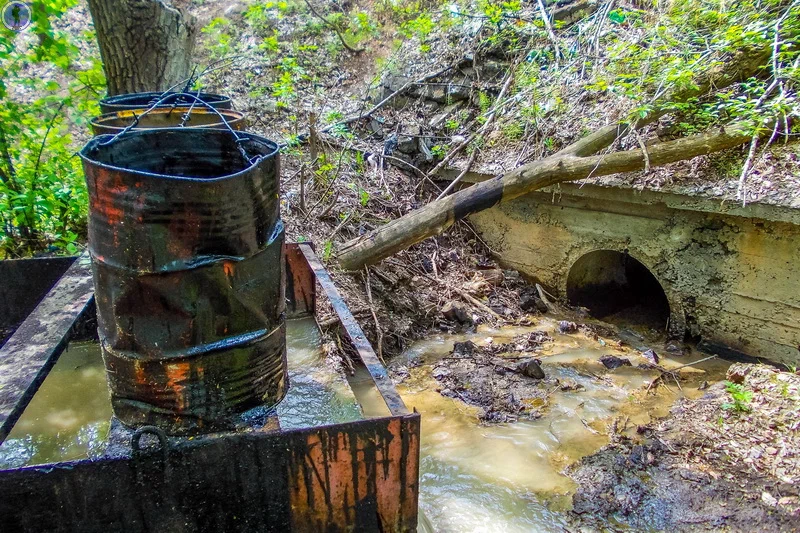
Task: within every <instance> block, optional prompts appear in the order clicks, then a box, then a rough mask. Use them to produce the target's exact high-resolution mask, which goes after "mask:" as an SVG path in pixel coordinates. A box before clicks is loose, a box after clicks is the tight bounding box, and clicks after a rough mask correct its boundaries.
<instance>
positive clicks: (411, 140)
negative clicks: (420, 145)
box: [397, 137, 417, 154]
mask: <svg viewBox="0 0 800 533" xmlns="http://www.w3.org/2000/svg"><path fill="white" fill-rule="evenodd" d="M397 150H398V151H399V152H402V153H404V154H414V153H416V152H417V139H416V138H415V137H405V138H403V139H402V140H401V141H399V142H398V143H397Z"/></svg>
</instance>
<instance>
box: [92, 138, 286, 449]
mask: <svg viewBox="0 0 800 533" xmlns="http://www.w3.org/2000/svg"><path fill="white" fill-rule="evenodd" d="M238 136H239V138H240V141H239V142H237V141H236V139H235V138H234V137H233V134H232V133H231V132H230V131H221V130H211V129H194V130H190V129H161V130H146V131H138V132H131V133H127V134H125V135H124V136H122V137H120V138H118V139H114V140H113V141H112V139H113V138H112V137H111V136H107V135H104V136H99V137H96V138H95V139H93V140H92V141H90V142H89V143H88V144H87V145H86V147H84V149H83V150H82V151H81V157H82V159H83V165H84V172H85V175H86V182H87V185H88V190H89V249H90V252H91V255H92V261H93V273H94V281H95V291H96V292H95V297H96V301H97V314H98V329H99V336H100V342H101V346H102V351H103V359H104V362H105V365H106V370H107V376H108V382H109V387H110V389H111V398H112V407H113V409H114V414H115V415H116V416H117V417H118V418H119V419H120V420H121V421H122V422H123V423H125V424H126V425H128V426H132V427H137V426H141V425H155V426H158V427H160V428H161V429H163V430H164V431H166V432H167V433H169V434H173V435H185V434H196V433H203V432H210V431H221V430H229V429H233V427H234V426H235V418H236V416H235V415H236V414H238V413H241V412H244V411H246V410H248V409H250V408H253V407H257V406H261V405H265V404H266V405H267V406H270V405H274V404H277V403H278V402H279V401H280V400H281V399H282V398H283V396H284V395H285V393H286V389H287V386H288V383H287V370H286V348H285V327H284V292H285V288H284V283H285V282H284V268H285V267H284V256H283V253H284V252H283V243H284V229H283V224H282V222H281V221H280V218H279V203H278V187H279V183H278V182H279V173H280V168H279V161H278V154H277V146H276V145H275V144H274V143H272V142H271V141H268V140H266V139H263V138H260V137H258V136H255V135H252V134H245V133H239V134H238ZM242 150H243V151H244V153H245V155H246V158H245V156H243V154H242Z"/></svg>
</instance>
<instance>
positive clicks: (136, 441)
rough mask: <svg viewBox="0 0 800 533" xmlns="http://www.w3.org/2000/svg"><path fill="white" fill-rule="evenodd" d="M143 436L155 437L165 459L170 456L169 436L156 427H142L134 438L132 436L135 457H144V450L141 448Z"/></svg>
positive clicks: (132, 448)
mask: <svg viewBox="0 0 800 533" xmlns="http://www.w3.org/2000/svg"><path fill="white" fill-rule="evenodd" d="M142 435H155V436H156V438H157V439H158V443H159V445H160V446H161V453H162V454H163V455H164V458H166V457H167V455H169V441H168V440H167V434H166V433H164V431H163V430H161V429H160V428H157V427H156V426H142V427H140V428H139V429H137V430H136V431H134V433H133V436H131V451H132V453H133V456H134V457H139V456H141V455H142V453H144V450H142V446H141V440H142Z"/></svg>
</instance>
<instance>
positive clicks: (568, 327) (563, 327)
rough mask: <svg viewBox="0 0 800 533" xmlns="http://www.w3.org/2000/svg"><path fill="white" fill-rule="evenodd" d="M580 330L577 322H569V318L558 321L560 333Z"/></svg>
mask: <svg viewBox="0 0 800 533" xmlns="http://www.w3.org/2000/svg"><path fill="white" fill-rule="evenodd" d="M576 331H578V325H577V324H576V323H575V322H569V321H568V320H562V321H561V322H559V323H558V332H559V333H564V334H567V333H575V332H576Z"/></svg>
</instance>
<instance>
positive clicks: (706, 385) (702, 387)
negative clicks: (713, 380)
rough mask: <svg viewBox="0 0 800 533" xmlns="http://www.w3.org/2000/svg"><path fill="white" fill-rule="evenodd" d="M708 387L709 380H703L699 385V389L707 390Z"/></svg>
mask: <svg viewBox="0 0 800 533" xmlns="http://www.w3.org/2000/svg"><path fill="white" fill-rule="evenodd" d="M707 388H708V381H703V382H702V383H701V384H700V386H699V387H697V390H706V389H707Z"/></svg>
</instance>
